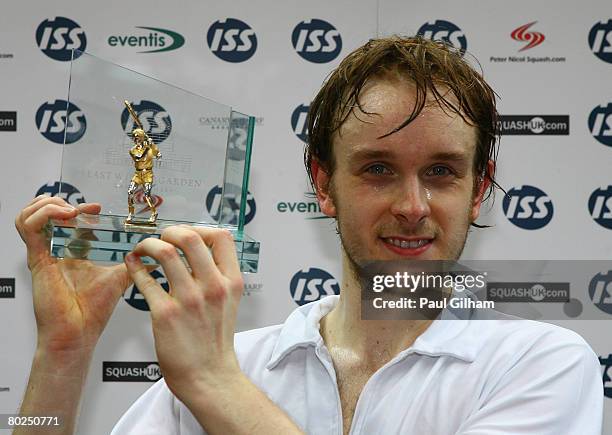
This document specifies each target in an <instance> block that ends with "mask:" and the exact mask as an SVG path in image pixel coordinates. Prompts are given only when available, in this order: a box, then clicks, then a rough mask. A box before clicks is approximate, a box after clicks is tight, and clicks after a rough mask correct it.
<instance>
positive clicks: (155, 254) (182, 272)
mask: <svg viewBox="0 0 612 435" xmlns="http://www.w3.org/2000/svg"><path fill="white" fill-rule="evenodd" d="M134 254H136V255H137V256H138V257H144V256H147V257H151V258H154V259H156V260H157V261H158V262H159V264H161V265H162V267H163V269H164V274H165V275H166V278H167V279H168V283H169V284H170V287H172V291H173V292H174V293H175V294H177V295H178V294H180V293H181V292H186V291H189V289H191V288H193V287H194V282H193V277H192V276H191V273H189V271H188V270H187V267H186V266H185V263H184V262H183V260H182V259H181V257H180V255H179V253H178V252H177V250H176V247H175V246H174V245H172V244H170V243H168V242H165V241H163V240H159V239H155V238H152V237H149V238H147V239H144V240H143V241H141V242H140V243H138V244H137V245H136V247H135V248H134Z"/></svg>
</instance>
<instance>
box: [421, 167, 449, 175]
mask: <svg viewBox="0 0 612 435" xmlns="http://www.w3.org/2000/svg"><path fill="white" fill-rule="evenodd" d="M451 174H452V171H451V170H450V169H449V168H447V167H446V166H434V167H433V168H431V169H430V170H429V171H427V175H432V176H434V177H444V176H446V175H451Z"/></svg>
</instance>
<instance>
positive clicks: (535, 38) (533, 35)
mask: <svg viewBox="0 0 612 435" xmlns="http://www.w3.org/2000/svg"><path fill="white" fill-rule="evenodd" d="M536 23H537V21H532V22H531V23H529V24H524V25H522V26H520V27H517V28H516V29H514V30H513V31H512V33H511V34H510V36H511V37H512V39H514V40H515V41H520V42H526V43H527V45H525V46H524V47H523V48H521V49H520V50H519V52H520V51H525V50H529V49H530V48H533V47H535V46H536V45H540V44H541V43H542V42H544V39H546V38H545V36H544V34H543V33H540V32H533V31H532V32H530V31H529V28H530V27H531V26H533V25H534V24H536Z"/></svg>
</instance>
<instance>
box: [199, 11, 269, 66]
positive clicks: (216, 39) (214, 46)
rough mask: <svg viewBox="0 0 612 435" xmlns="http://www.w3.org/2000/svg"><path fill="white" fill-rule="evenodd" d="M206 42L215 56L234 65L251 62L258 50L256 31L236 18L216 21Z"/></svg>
mask: <svg viewBox="0 0 612 435" xmlns="http://www.w3.org/2000/svg"><path fill="white" fill-rule="evenodd" d="M206 42H207V43H208V47H209V48H210V51H212V52H213V53H214V54H215V56H217V57H218V58H219V59H221V60H224V61H226V62H232V63H238V62H244V61H246V60H249V59H250V58H251V57H252V56H253V54H255V50H257V36H256V35H255V31H254V30H253V29H251V27H250V26H249V25H248V24H247V23H245V22H244V21H240V20H237V19H236V18H226V19H225V20H223V21H221V20H220V21H215V22H214V23H213V24H212V25H211V26H210V28H209V29H208V33H207V35H206Z"/></svg>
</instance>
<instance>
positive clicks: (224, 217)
mask: <svg viewBox="0 0 612 435" xmlns="http://www.w3.org/2000/svg"><path fill="white" fill-rule="evenodd" d="M206 210H208V214H209V215H210V216H211V217H212V218H213V219H214V220H215V221H217V222H219V223H222V224H228V225H237V224H238V216H239V214H240V204H239V203H238V198H237V195H232V194H229V195H226V202H225V204H223V206H221V186H219V185H217V186H215V187H213V188H212V189H210V191H209V192H208V195H206ZM256 210H257V205H256V204H255V198H254V197H253V195H252V194H251V192H248V193H247V202H246V208H245V211H244V224H245V225H246V224H248V223H249V222H251V221H252V220H253V218H254V217H255V211H256Z"/></svg>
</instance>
